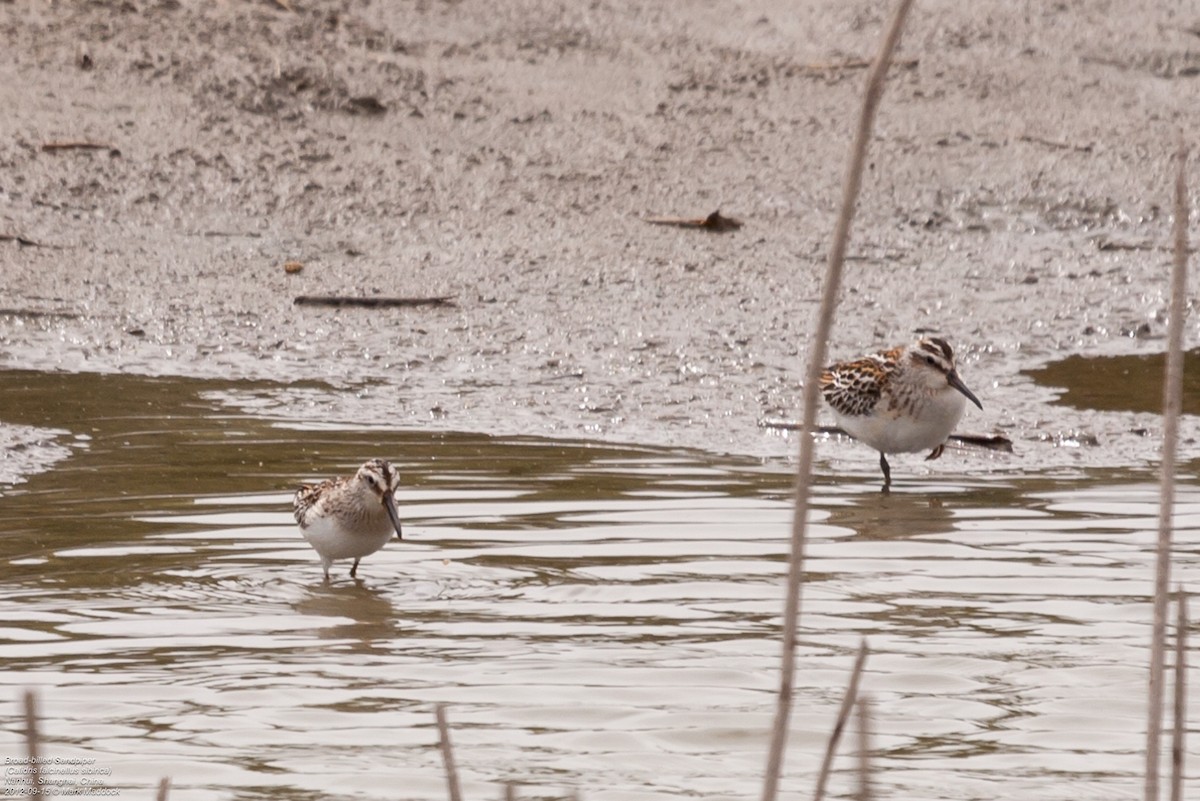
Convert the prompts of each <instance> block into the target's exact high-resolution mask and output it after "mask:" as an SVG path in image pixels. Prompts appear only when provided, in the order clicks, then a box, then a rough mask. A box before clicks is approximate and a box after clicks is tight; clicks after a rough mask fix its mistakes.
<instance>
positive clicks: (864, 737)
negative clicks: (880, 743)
mask: <svg viewBox="0 0 1200 801" xmlns="http://www.w3.org/2000/svg"><path fill="white" fill-rule="evenodd" d="M854 798H855V801H871V699H870V697H868V696H865V695H864V696H863V697H862V698H860V699H859V700H858V792H857V793H855V795H854Z"/></svg>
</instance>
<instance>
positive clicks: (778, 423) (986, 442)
mask: <svg viewBox="0 0 1200 801" xmlns="http://www.w3.org/2000/svg"><path fill="white" fill-rule="evenodd" d="M759 426H760V427H762V428H770V429H774V430H777V431H799V430H800V424H799V423H793V422H791V421H790V420H762V421H760V422H759ZM813 433H816V434H829V435H830V436H835V437H849V436H850V435H849V434H847V433H846V432H845V431H843V430H842V429H840V428H838V427H837V426H817V428H816V431H814V432H813ZM949 439H950V441H951V442H955V443H957V444H959V445H965V446H967V447H968V448H979V449H981V450H985V451H1000V452H1002V453H1012V452H1013V444H1012V440H1011V439H1009V438H1008V437H1006V436H1004V435H1002V434H951V435H950V437H949Z"/></svg>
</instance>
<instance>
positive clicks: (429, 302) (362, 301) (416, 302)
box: [292, 295, 454, 309]
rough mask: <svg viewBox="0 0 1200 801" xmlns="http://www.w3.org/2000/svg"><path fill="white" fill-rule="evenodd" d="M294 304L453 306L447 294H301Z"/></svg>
mask: <svg viewBox="0 0 1200 801" xmlns="http://www.w3.org/2000/svg"><path fill="white" fill-rule="evenodd" d="M292 303H293V304H294V305H296V306H339V307H340V306H358V307H361V308H366V309H392V308H402V307H411V306H453V305H454V298H452V297H450V296H449V295H446V296H441V297H433V298H349V297H341V296H338V295H301V296H299V297H298V298H296V299H295V300H293V301H292Z"/></svg>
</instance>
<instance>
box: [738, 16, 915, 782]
mask: <svg viewBox="0 0 1200 801" xmlns="http://www.w3.org/2000/svg"><path fill="white" fill-rule="evenodd" d="M911 7H912V0H899V2H898V3H897V4H896V11H895V13H894V14H893V16H892V21H891V25H890V26H889V27H888V30H887V33H886V35H885V36H884V39H883V42H882V44H881V45H880V48H879V55H878V56H877V57H876V58H875V61H874V62H873V63H872V65H871V69H870V71H869V72H868V73H867V83H866V90H865V93H864V97H863V105H862V111H861V113H860V114H859V118H858V128H857V130H856V131H855V134H854V143H853V144H852V145H851V149H850V163H849V164H848V165H847V168H846V178H845V181H844V183H843V184H842V204H841V211H840V213H839V215H838V220H837V225H836V226H835V228H834V233H833V241H832V242H831V243H830V248H829V263H828V265H827V267H826V271H825V282H824V287H823V289H822V294H821V307H820V310H819V312H818V316H817V326H816V330H815V331H814V332H813V337H812V340H811V345H810V347H809V353H808V370H807V372H806V373H805V380H804V401H803V403H804V416H803V422H802V424H801V428H800V456H799V460H798V462H797V464H796V488H795V501H794V503H795V508H794V510H793V514H792V536H791V548H792V552H791V559H790V560H789V562H788V577H787V599H786V601H785V602H784V610H783V643H782V644H783V656H782V659H781V663H780V668H779V696H778V699H777V704H776V709H775V720H774V724H773V726H772V731H771V744H770V748H769V749H768V753H767V768H766V774H765V775H764V777H763V790H762V801H775V799H776V797H777V796H778V793H779V777H780V774H781V772H782V770H783V754H784V750H785V748H786V746H787V732H788V724H789V721H790V719H791V714H792V694H793V690H794V683H795V673H796V635H797V627H798V625H799V621H800V583H801V580H802V578H803V576H804V539H805V529H806V524H807V515H808V497H809V480H810V477H811V475H812V462H813V449H814V447H815V445H816V443H815V441H814V438H813V436H812V432H813V428H814V427H815V425H816V420H817V404H818V402H819V399H818V397H817V382H818V380H819V378H820V376H821V370H822V368H823V367H824V365H825V349H826V346H827V344H828V342H829V332H830V330H831V329H832V327H833V313H834V310H835V308H836V307H837V297H838V291H839V289H840V288H841V283H842V280H841V279H842V267H843V265H844V263H845V261H846V247H847V243H848V240H849V238H850V224H851V222H852V221H853V219H854V209H855V206H856V205H857V202H858V194H859V189H860V187H861V186H862V174H863V165H864V163H865V161H866V154H867V145H868V144H869V143H870V141H871V132H872V130H873V129H874V125H875V112H876V110H877V109H878V108H879V101H880V98H881V97H882V96H883V86H884V77H885V76H886V75H887V70H888V65H889V64H891V61H892V54H893V53H894V52H895V50H896V46H897V44H899V41H900V32H901V31H902V30H903V29H904V20H905V19H906V18H907V16H908V11H909V9H910V8H911Z"/></svg>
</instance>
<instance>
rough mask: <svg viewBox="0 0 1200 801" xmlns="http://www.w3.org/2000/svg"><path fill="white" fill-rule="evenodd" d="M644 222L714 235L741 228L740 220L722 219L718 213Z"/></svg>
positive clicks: (663, 218)
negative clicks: (711, 232) (698, 230)
mask: <svg viewBox="0 0 1200 801" xmlns="http://www.w3.org/2000/svg"><path fill="white" fill-rule="evenodd" d="M644 219H645V220H646V222H648V223H650V224H651V225H674V226H676V227H678V228H699V229H700V230H702V231H714V232H716V233H724V232H726V231H736V230H737V229H739V228H741V227H742V223H741V220H735V219H733V218H732V217H724V216H722V215H721V212H720V211H714V212H713V213H712V214H710V215H708V216H707V217H698V218H692V217H646V218H644Z"/></svg>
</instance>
